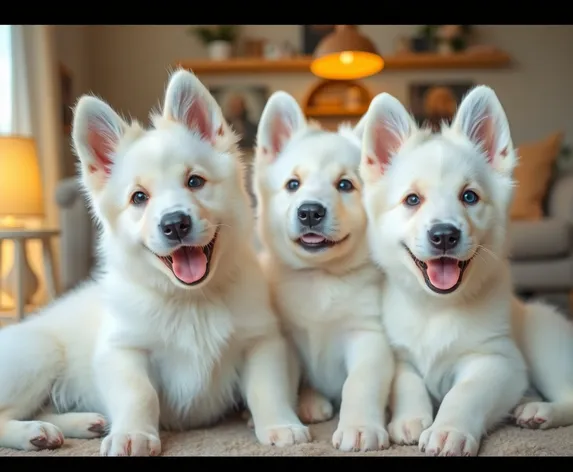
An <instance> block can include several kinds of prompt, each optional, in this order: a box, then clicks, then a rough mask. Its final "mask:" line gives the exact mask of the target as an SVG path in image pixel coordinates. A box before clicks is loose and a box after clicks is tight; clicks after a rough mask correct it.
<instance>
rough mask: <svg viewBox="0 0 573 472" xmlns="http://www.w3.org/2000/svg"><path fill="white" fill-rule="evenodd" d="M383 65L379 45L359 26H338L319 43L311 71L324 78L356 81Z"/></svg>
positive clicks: (372, 73)
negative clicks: (363, 32)
mask: <svg viewBox="0 0 573 472" xmlns="http://www.w3.org/2000/svg"><path fill="white" fill-rule="evenodd" d="M383 68H384V60H383V59H382V57H381V56H380V54H378V51H377V50H376V46H374V43H372V41H370V40H369V39H368V38H367V37H366V36H363V35H361V34H360V33H359V32H358V29H357V27H356V25H336V27H335V29H334V31H333V32H332V33H330V34H329V35H328V36H326V37H325V38H324V39H322V41H321V42H320V43H319V44H318V46H316V49H315V50H314V54H313V61H312V63H311V65H310V70H311V72H312V73H313V74H314V75H316V76H318V77H321V78H323V79H330V80H353V79H362V78H364V77H369V76H371V75H374V74H376V73H378V72H380V71H381V70H382V69H383Z"/></svg>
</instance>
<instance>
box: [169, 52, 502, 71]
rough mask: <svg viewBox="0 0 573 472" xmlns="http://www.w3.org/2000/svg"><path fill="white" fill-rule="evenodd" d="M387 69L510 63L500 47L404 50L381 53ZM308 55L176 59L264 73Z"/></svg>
mask: <svg viewBox="0 0 573 472" xmlns="http://www.w3.org/2000/svg"><path fill="white" fill-rule="evenodd" d="M382 57H383V58H384V63H385V65H384V69H383V70H382V72H381V73H384V72H385V71H387V70H431V69H501V68H504V67H508V66H509V65H510V63H511V58H510V57H509V55H508V54H507V53H505V52H503V51H490V52H470V53H453V54H433V53H417V54H416V53H403V54H397V55H394V56H384V55H383V56H382ZM311 60H312V59H311V57H310V56H300V57H293V58H290V59H277V60H268V59H259V58H246V57H245V58H243V57H241V58H234V59H230V60H228V61H211V60H208V59H198V60H189V61H179V62H178V63H177V64H175V65H176V66H178V67H183V68H184V69H188V70H192V71H193V72H194V73H196V74H218V75H223V74H239V73H243V74H244V73H249V74H267V73H275V74H281V73H295V72H310V63H311Z"/></svg>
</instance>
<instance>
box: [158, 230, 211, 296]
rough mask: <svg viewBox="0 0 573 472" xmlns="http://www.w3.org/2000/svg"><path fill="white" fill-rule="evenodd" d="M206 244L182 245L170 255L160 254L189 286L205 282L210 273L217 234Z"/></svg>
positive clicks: (165, 262)
mask: <svg viewBox="0 0 573 472" xmlns="http://www.w3.org/2000/svg"><path fill="white" fill-rule="evenodd" d="M218 234H219V232H218V231H217V232H216V233H215V236H213V239H211V241H210V242H209V244H207V245H206V246H181V247H178V248H177V249H176V250H175V251H173V252H172V253H171V254H170V255H169V256H158V255H157V254H155V256H157V257H158V258H159V260H160V261H161V262H163V263H164V264H165V265H166V266H167V268H168V269H169V270H170V271H171V272H172V273H173V275H174V276H175V277H176V278H177V280H179V281H180V282H181V283H183V284H185V285H189V286H193V285H197V284H200V283H201V282H203V280H205V279H206V278H207V276H208V275H209V265H210V263H211V257H212V255H213V249H214V247H215V242H216V241H217V235H218Z"/></svg>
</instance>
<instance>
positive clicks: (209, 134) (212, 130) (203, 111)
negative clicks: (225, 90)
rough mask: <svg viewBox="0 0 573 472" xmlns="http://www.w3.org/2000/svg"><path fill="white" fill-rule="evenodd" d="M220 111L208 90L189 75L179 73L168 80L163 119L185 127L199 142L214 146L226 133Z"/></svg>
mask: <svg viewBox="0 0 573 472" xmlns="http://www.w3.org/2000/svg"><path fill="white" fill-rule="evenodd" d="M222 116H223V113H222V112H221V108H220V107H219V105H217V102H216V101H215V99H214V98H213V96H212V95H211V94H210V93H209V90H207V88H206V87H205V86H204V85H203V84H202V83H201V82H200V81H199V79H198V78H197V77H196V76H195V75H194V74H192V73H191V72H189V71H187V70H184V69H180V70H178V71H177V72H175V73H174V74H173V75H172V76H171V78H170V79H169V84H168V85H167V90H166V91H165V101H164V103H163V117H164V118H167V119H169V120H173V121H176V122H178V123H181V124H183V125H185V126H186V127H187V128H188V129H189V130H190V131H193V132H196V133H197V134H198V135H199V136H200V137H201V139H204V140H206V141H209V142H210V143H212V144H213V143H214V142H215V139H216V137H217V135H223V134H224V133H225V131H226V127H225V126H224V123H223V119H222Z"/></svg>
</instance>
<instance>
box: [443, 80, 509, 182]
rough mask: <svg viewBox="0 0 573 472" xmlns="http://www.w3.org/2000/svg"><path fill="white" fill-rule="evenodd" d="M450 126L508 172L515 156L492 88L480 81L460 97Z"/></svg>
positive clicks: (506, 124) (494, 164)
mask: <svg viewBox="0 0 573 472" xmlns="http://www.w3.org/2000/svg"><path fill="white" fill-rule="evenodd" d="M451 128H452V130H454V131H455V132H458V133H461V134H463V135H464V136H466V137H467V138H468V139H469V140H470V141H471V142H472V143H473V144H474V145H475V146H476V147H478V148H479V149H480V150H481V151H482V152H483V153H484V155H485V158H486V159H487V161H488V162H489V163H491V165H492V166H493V167H494V168H495V169H496V170H497V171H498V172H501V173H502V174H511V173H512V172H513V169H514V167H515V165H516V164H517V157H516V154H515V150H514V148H513V143H512V140H511V132H510V129H509V123H508V121H507V116H506V115H505V111H504V110H503V107H502V106H501V103H500V102H499V99H498V98H497V95H496V94H495V92H494V91H493V90H492V89H491V88H489V87H487V86H485V85H480V86H478V87H475V88H474V89H472V90H471V91H470V92H469V93H468V94H467V95H466V96H465V97H464V99H463V100H462V103H461V105H460V107H459V109H458V111H457V113H456V116H455V118H454V120H453V123H452V126H451Z"/></svg>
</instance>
